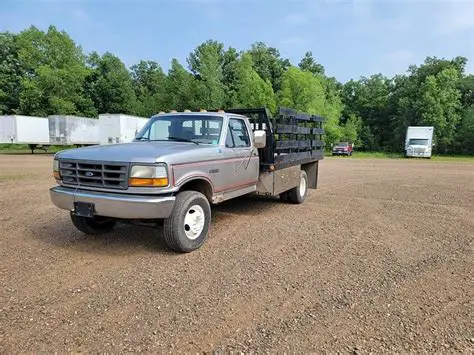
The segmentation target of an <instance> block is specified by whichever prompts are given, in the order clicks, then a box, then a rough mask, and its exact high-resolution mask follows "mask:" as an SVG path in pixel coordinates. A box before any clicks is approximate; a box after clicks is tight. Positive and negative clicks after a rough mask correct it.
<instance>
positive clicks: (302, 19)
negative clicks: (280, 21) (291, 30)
mask: <svg viewBox="0 0 474 355" xmlns="http://www.w3.org/2000/svg"><path fill="white" fill-rule="evenodd" d="M284 21H285V22H286V23H288V24H290V25H301V24H304V23H306V21H307V18H306V16H305V15H303V14H296V13H294V14H288V15H286V16H285V18H284Z"/></svg>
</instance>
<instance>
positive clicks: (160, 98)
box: [131, 60, 168, 117]
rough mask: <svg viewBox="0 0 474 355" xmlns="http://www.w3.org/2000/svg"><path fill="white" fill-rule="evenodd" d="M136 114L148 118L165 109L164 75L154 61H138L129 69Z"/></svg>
mask: <svg viewBox="0 0 474 355" xmlns="http://www.w3.org/2000/svg"><path fill="white" fill-rule="evenodd" d="M131 76H132V81H133V88H134V91H135V96H136V97H137V101H138V104H137V112H136V113H137V114H138V115H139V116H144V117H149V116H151V115H153V114H156V113H157V112H159V111H162V110H165V109H167V108H168V107H167V105H168V104H167V93H166V75H165V73H164V72H163V70H162V69H161V67H160V65H159V64H158V63H156V62H154V61H144V60H142V61H140V62H139V63H138V64H135V65H134V66H132V67H131Z"/></svg>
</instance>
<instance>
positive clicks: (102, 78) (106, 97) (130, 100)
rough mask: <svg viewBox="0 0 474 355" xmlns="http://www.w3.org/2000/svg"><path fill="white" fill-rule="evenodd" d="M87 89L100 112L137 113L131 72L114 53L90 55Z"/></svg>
mask: <svg viewBox="0 0 474 355" xmlns="http://www.w3.org/2000/svg"><path fill="white" fill-rule="evenodd" d="M89 65H90V67H91V72H90V75H89V77H88V79H87V90H88V92H89V95H90V97H91V98H92V100H93V102H94V103H95V107H96V108H97V110H98V112H99V113H126V114H135V112H136V111H137V100H136V96H135V91H134V90H133V82H132V77H131V75H130V72H129V71H128V70H127V68H126V67H125V65H124V64H123V62H122V61H121V60H120V59H119V58H118V57H116V56H115V55H113V54H112V53H109V52H107V53H105V54H104V55H103V56H99V55H98V54H97V53H95V52H93V53H91V55H90V56H89Z"/></svg>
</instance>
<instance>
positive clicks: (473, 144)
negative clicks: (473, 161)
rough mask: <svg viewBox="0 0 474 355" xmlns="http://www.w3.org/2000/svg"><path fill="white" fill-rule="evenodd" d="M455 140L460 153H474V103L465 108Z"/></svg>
mask: <svg viewBox="0 0 474 355" xmlns="http://www.w3.org/2000/svg"><path fill="white" fill-rule="evenodd" d="M455 142H456V144H455V145H456V151H457V152H458V153H463V154H474V105H472V106H470V107H468V108H466V109H464V111H463V113H462V118H461V122H460V124H459V126H458V129H457V130H456V137H455Z"/></svg>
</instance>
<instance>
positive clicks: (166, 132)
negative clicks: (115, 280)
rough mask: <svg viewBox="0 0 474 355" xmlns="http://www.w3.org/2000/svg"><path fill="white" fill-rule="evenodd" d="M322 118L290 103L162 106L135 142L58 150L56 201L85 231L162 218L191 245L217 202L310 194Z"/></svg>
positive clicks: (199, 241) (177, 240)
mask: <svg viewBox="0 0 474 355" xmlns="http://www.w3.org/2000/svg"><path fill="white" fill-rule="evenodd" d="M322 122H323V118H322V117H320V116H316V115H309V114H304V113H299V112H297V111H295V110H292V109H288V108H279V111H278V115H277V117H275V118H271V117H270V114H269V112H268V110H267V109H265V108H255V109H232V110H225V111H223V110H213V111H206V110H200V111H197V112H191V111H189V110H186V111H184V112H176V111H173V112H169V113H159V114H157V115H154V116H152V117H151V118H150V119H149V120H148V121H147V123H146V124H145V125H144V126H143V128H142V129H141V130H140V131H139V132H138V133H137V135H136V137H135V139H134V140H133V141H132V142H129V143H121V144H111V145H98V146H92V147H84V148H77V149H71V150H65V151H62V152H58V153H56V154H55V156H54V161H53V175H54V178H55V180H56V186H54V187H52V188H51V189H50V197H51V201H52V203H53V204H54V205H55V206H57V207H59V208H61V209H65V210H68V211H69V212H70V218H71V220H72V223H73V224H74V226H75V227H76V228H77V229H79V230H80V231H81V232H83V233H86V234H91V235H97V234H102V233H106V232H109V231H111V230H112V229H113V228H114V226H115V225H116V223H117V222H119V223H132V224H141V225H143V224H146V225H151V226H157V225H160V224H162V225H163V235H164V239H165V241H166V243H167V245H168V246H169V247H170V248H171V249H172V250H174V251H176V252H190V251H193V250H196V249H198V248H200V247H201V246H202V245H203V243H204V242H205V240H206V238H207V235H208V231H209V228H210V223H211V205H215V204H219V203H221V202H223V201H226V200H229V199H232V198H235V197H238V196H242V195H248V194H257V195H265V196H279V197H280V199H281V200H283V201H288V202H291V203H294V204H301V203H303V202H304V200H305V199H306V196H307V193H308V189H316V188H317V181H318V164H319V160H321V159H323V151H324V143H323V141H322V135H323V134H324V130H323V128H322Z"/></svg>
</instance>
